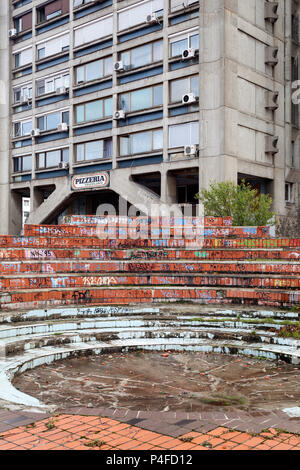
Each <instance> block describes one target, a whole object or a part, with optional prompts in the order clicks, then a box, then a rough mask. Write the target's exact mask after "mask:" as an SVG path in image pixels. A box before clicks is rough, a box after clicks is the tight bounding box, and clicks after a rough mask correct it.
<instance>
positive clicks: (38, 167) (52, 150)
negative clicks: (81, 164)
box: [35, 147, 70, 171]
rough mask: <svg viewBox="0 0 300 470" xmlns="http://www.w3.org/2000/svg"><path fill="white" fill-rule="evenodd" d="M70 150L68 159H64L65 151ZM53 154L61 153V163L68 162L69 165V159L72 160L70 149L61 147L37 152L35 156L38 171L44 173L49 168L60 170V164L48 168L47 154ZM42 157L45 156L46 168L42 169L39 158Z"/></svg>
mask: <svg viewBox="0 0 300 470" xmlns="http://www.w3.org/2000/svg"><path fill="white" fill-rule="evenodd" d="M66 150H68V159H67V160H65V159H64V151H66ZM53 152H60V161H59V163H62V162H66V163H69V158H70V149H69V147H59V148H52V149H47V150H43V151H41V152H36V154H35V164H36V171H44V170H48V169H49V168H58V166H59V163H58V164H57V165H51V166H47V154H48V153H53ZM41 155H44V157H43V158H44V166H43V167H40V166H39V158H40V156H41Z"/></svg>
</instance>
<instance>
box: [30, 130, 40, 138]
mask: <svg viewBox="0 0 300 470" xmlns="http://www.w3.org/2000/svg"><path fill="white" fill-rule="evenodd" d="M30 135H31V137H37V136H38V135H40V130H39V129H32V130H31V132H30Z"/></svg>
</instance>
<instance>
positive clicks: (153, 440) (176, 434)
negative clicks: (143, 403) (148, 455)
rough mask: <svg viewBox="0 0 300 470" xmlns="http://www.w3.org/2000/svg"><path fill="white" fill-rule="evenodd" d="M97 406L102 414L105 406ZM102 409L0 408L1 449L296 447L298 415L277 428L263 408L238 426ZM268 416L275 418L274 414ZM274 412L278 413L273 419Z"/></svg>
mask: <svg viewBox="0 0 300 470" xmlns="http://www.w3.org/2000/svg"><path fill="white" fill-rule="evenodd" d="M101 410H102V414H105V409H101ZM101 410H100V409H90V408H77V409H76V410H75V409H73V410H69V411H66V412H60V413H56V414H54V415H53V414H52V415H50V414H44V413H29V412H26V411H24V412H19V411H7V410H0V451H2V450H3V451H4V450H133V451H136V450H174V451H179V450H189V451H192V450H223V451H224V450H300V420H299V419H295V418H294V419H291V418H287V417H285V419H281V422H280V426H277V427H272V426H266V427H263V421H264V418H266V415H264V414H263V413H261V414H260V413H258V415H259V416H254V417H250V415H248V420H247V419H245V421H244V422H243V421H242V419H241V417H242V416H243V417H244V418H246V414H245V413H244V414H241V413H240V415H239V418H237V419H235V420H234V421H236V422H239V425H235V427H234V428H233V427H232V422H233V420H232V419H229V418H228V416H227V420H228V424H227V425H223V424H219V425H217V424H216V421H215V418H216V416H217V415H219V422H220V421H222V420H220V417H221V415H222V414H223V416H226V415H224V413H206V416H205V417H203V419H200V417H199V413H198V414H197V416H198V417H197V419H195V418H196V417H195V416H194V417H191V416H190V414H187V413H177V414H176V413H159V412H155V413H151V412H140V413H139V412H132V411H128V410H127V413H126V410H112V409H109V410H108V409H106V414H109V413H110V414H113V415H114V416H115V417H114V418H113V417H109V416H103V415H99V411H101ZM137 414H138V415H140V418H138V417H136V415H137ZM203 414H204V413H203ZM116 415H118V417H117V416H116ZM269 415H270V416H271V415H272V418H271V421H273V422H275V421H276V419H275V416H276V413H269ZM279 415H280V412H278V414H277V421H278V420H279V421H280V419H279ZM282 415H283V413H282ZM187 416H188V417H189V418H187ZM190 418H192V419H190ZM246 423H248V424H246ZM243 424H244V426H243ZM282 426H285V428H283V427H282ZM246 429H247V430H246ZM249 429H256V430H257V432H253V431H252V432H251V431H249ZM295 429H298V433H297V432H296V431H295Z"/></svg>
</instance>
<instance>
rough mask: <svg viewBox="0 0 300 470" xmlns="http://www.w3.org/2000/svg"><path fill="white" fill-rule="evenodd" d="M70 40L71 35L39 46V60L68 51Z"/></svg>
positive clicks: (59, 37)
mask: <svg viewBox="0 0 300 470" xmlns="http://www.w3.org/2000/svg"><path fill="white" fill-rule="evenodd" d="M69 40H70V38H69V34H64V35H63V36H58V37H56V38H54V39H50V40H48V41H46V42H43V43H41V44H39V45H38V46H37V56H38V57H37V58H38V60H40V59H43V58H45V57H48V56H51V55H54V54H59V53H60V52H63V51H66V50H68V49H69Z"/></svg>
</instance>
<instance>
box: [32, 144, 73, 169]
mask: <svg viewBox="0 0 300 470" xmlns="http://www.w3.org/2000/svg"><path fill="white" fill-rule="evenodd" d="M68 161H69V149H68V148H64V149H57V150H48V151H46V152H41V153H38V154H37V155H36V166H37V169H38V170H43V169H44V168H51V167H57V166H58V165H59V163H61V162H68Z"/></svg>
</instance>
